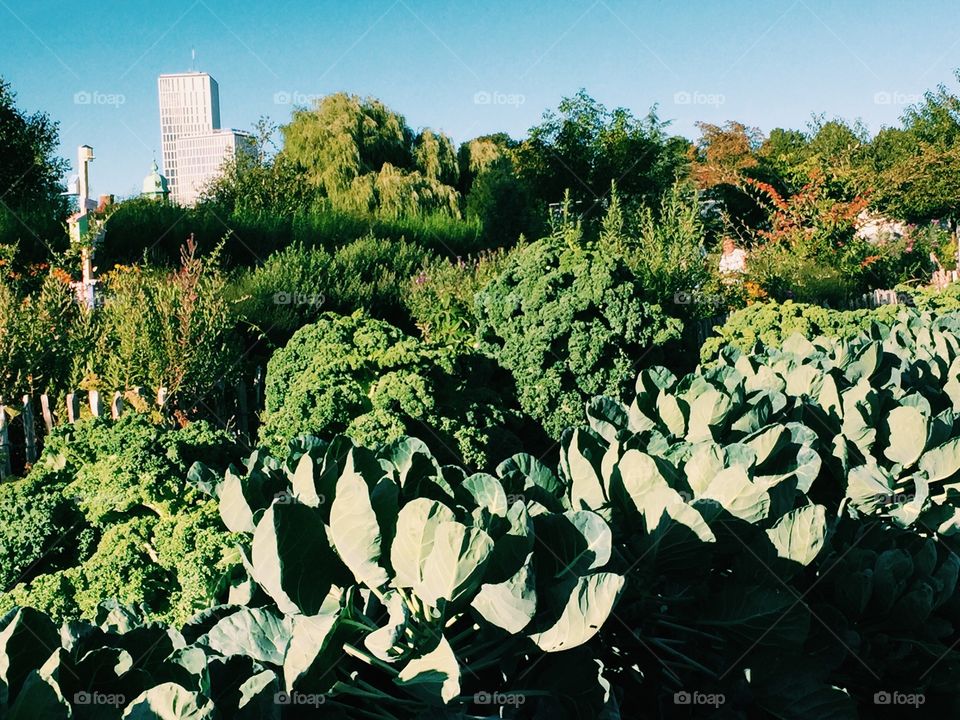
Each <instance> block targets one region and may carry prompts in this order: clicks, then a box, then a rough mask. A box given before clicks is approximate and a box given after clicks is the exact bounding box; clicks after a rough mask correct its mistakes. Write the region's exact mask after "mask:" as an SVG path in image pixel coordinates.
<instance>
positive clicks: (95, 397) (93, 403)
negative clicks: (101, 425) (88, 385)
mask: <svg viewBox="0 0 960 720" xmlns="http://www.w3.org/2000/svg"><path fill="white" fill-rule="evenodd" d="M89 400H90V412H91V413H92V414H93V416H94V417H100V416H101V415H102V414H103V403H101V402H100V393H99V392H98V391H96V390H91V391H90V395H89Z"/></svg>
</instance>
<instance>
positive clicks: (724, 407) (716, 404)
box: [687, 389, 733, 442]
mask: <svg viewBox="0 0 960 720" xmlns="http://www.w3.org/2000/svg"><path fill="white" fill-rule="evenodd" d="M732 407H733V404H732V402H731V400H730V396H729V395H726V394H725V393H722V392H720V391H719V390H714V389H711V390H708V391H707V392H704V393H700V394H698V395H697V396H696V397H695V398H694V399H693V400H692V401H691V402H690V419H689V424H688V427H687V440H689V441H690V442H702V441H705V440H713V439H714V432H717V433H718V434H719V432H720V430H721V426H722V425H723V422H724V420H725V418H726V417H727V414H728V413H729V412H730V409H731V408H732Z"/></svg>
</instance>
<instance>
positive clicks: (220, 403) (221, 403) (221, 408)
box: [213, 380, 227, 427]
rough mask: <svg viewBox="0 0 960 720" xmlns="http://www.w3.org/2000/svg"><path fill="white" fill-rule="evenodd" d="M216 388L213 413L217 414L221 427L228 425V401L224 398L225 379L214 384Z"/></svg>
mask: <svg viewBox="0 0 960 720" xmlns="http://www.w3.org/2000/svg"><path fill="white" fill-rule="evenodd" d="M214 387H215V388H216V394H215V395H214V399H213V413H214V415H216V416H217V422H218V423H219V424H220V426H221V427H226V426H227V403H226V401H225V400H224V397H223V396H224V384H223V380H218V381H217V384H216V385H215V386H214Z"/></svg>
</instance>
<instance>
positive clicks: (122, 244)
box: [96, 200, 499, 271]
mask: <svg viewBox="0 0 960 720" xmlns="http://www.w3.org/2000/svg"><path fill="white" fill-rule="evenodd" d="M368 235H373V236H374V237H378V238H381V239H383V240H385V241H390V242H398V241H400V240H402V239H404V240H405V241H406V242H407V243H409V244H410V245H414V246H416V247H419V248H423V249H424V250H431V251H433V252H435V253H438V254H446V255H450V256H456V255H464V256H465V255H468V254H469V253H475V252H478V251H480V250H483V249H484V248H486V247H490V246H491V245H492V244H494V241H493V240H488V239H486V238H485V236H484V235H483V228H482V225H481V222H480V221H479V220H477V219H470V220H459V219H456V218H453V217H450V216H449V215H447V214H443V213H434V214H430V215H424V216H416V217H399V218H389V217H381V216H377V215H370V214H364V213H358V212H348V211H345V210H340V209H335V208H333V207H331V206H330V205H329V204H328V203H326V202H321V201H318V202H316V203H314V205H313V206H310V207H304V208H301V209H299V210H297V211H296V212H286V211H284V212H280V211H274V210H271V209H264V208H259V209H254V208H247V207H238V208H236V209H231V208H230V207H221V206H220V205H217V204H215V203H213V202H209V203H201V204H199V205H197V206H196V207H194V208H183V207H177V206H172V205H164V204H162V203H156V202H152V201H146V200H132V201H127V202H123V203H120V205H119V207H117V208H116V209H115V210H114V211H113V213H112V214H111V215H110V217H109V219H108V220H107V222H106V232H105V235H104V238H103V243H102V245H101V246H100V247H99V248H98V250H97V258H96V264H97V265H98V267H99V268H100V270H101V271H106V270H109V269H111V268H112V267H113V266H114V265H117V264H121V265H129V264H134V263H140V262H143V261H144V260H145V259H146V260H147V261H148V262H150V263H151V264H156V265H160V266H164V267H175V266H176V265H177V264H178V263H179V261H180V247H181V246H182V245H183V243H184V242H185V241H186V239H187V238H189V237H193V238H194V239H195V241H196V243H197V247H198V248H199V252H201V253H203V254H206V253H210V252H213V251H214V250H215V249H216V248H217V247H218V246H220V245H221V243H222V251H221V257H222V260H223V261H224V262H225V263H226V264H228V265H230V266H255V265H259V264H261V263H263V262H264V261H265V260H266V259H267V258H268V257H269V256H270V255H271V254H272V253H273V252H276V251H277V250H282V249H283V248H285V247H287V246H289V245H302V246H304V247H308V248H314V247H316V248H323V249H325V250H327V251H329V252H333V251H334V250H335V249H336V248H338V247H340V246H342V245H346V244H349V243H350V242H352V241H354V240H357V239H359V238H363V237H365V236H368ZM498 241H499V239H498Z"/></svg>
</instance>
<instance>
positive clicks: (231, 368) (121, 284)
mask: <svg viewBox="0 0 960 720" xmlns="http://www.w3.org/2000/svg"><path fill="white" fill-rule="evenodd" d="M217 261H218V258H217V256H216V255H213V256H211V257H207V258H199V257H197V256H196V254H195V245H193V244H192V243H191V244H188V246H187V247H186V248H185V249H184V251H183V257H182V264H181V267H180V269H179V270H177V271H174V272H166V271H163V270H158V269H153V268H142V269H141V268H138V267H134V268H122V269H118V270H116V271H114V272H113V273H111V274H110V275H108V276H107V277H106V278H105V282H104V285H105V288H106V291H105V293H104V295H105V297H104V302H103V307H102V308H101V309H100V310H99V311H98V312H97V313H95V316H94V319H95V322H96V326H97V327H96V330H97V337H96V340H97V344H96V346H95V347H92V348H90V349H89V350H88V353H87V363H88V365H87V373H88V378H87V380H88V383H89V384H91V385H94V386H97V387H103V388H106V389H107V390H125V389H129V388H132V387H135V386H143V387H145V388H147V389H149V390H150V391H152V392H156V390H158V389H159V388H166V390H167V403H168V406H169V407H171V408H173V409H176V410H180V411H183V412H189V411H191V410H192V409H193V408H194V407H195V405H196V404H197V403H199V402H202V401H203V400H204V399H205V398H206V397H208V396H209V394H210V393H211V392H212V391H213V389H214V388H215V386H216V384H217V383H218V382H221V381H223V382H230V381H231V380H232V379H234V378H235V377H236V376H237V375H238V373H239V371H240V360H241V357H242V356H241V354H240V349H239V343H238V340H237V338H236V336H235V334H234V326H235V319H234V316H233V313H232V312H231V308H230V305H229V301H228V299H227V293H226V279H225V278H224V276H223V274H222V272H221V271H220V269H219V268H218V266H217Z"/></svg>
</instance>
